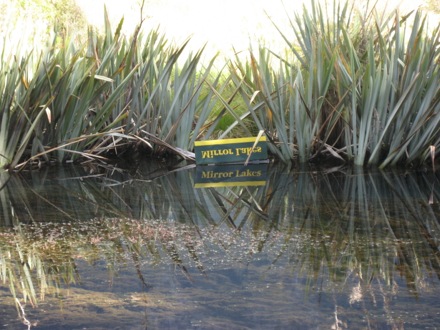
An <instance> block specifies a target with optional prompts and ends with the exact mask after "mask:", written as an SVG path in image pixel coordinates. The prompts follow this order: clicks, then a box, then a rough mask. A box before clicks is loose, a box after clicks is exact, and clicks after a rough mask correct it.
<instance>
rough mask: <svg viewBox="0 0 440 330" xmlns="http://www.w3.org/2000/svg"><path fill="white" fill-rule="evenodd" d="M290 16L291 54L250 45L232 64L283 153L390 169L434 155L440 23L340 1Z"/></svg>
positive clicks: (245, 93) (438, 124) (419, 15)
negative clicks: (431, 24) (248, 51)
mask: <svg viewBox="0 0 440 330" xmlns="http://www.w3.org/2000/svg"><path fill="white" fill-rule="evenodd" d="M273 23H274V25H275V27H277V26H276V22H273ZM290 23H291V30H292V31H291V32H292V33H289V31H283V30H281V29H280V28H278V27H277V28H278V31H279V33H280V34H281V36H282V37H283V39H284V40H285V42H286V45H287V48H288V51H287V52H286V53H274V52H272V51H270V50H268V49H265V48H261V49H259V51H258V54H255V53H254V52H252V51H251V54H250V59H249V60H248V61H247V63H243V61H242V60H241V61H240V60H237V61H236V62H237V63H236V64H235V66H234V70H233V73H234V74H235V76H236V78H235V79H236V81H237V83H240V87H241V92H242V96H243V98H244V99H245V100H254V101H256V104H254V105H251V104H250V103H249V102H247V104H248V111H249V113H250V114H252V115H253V118H254V120H255V121H256V122H257V124H258V126H259V128H260V129H264V130H266V131H267V132H268V134H269V135H270V136H271V137H272V139H273V140H274V142H275V145H276V146H277V147H278V148H279V150H280V151H281V152H280V156H281V157H282V158H283V159H284V160H286V161H290V160H292V159H296V158H297V159H298V160H299V161H300V162H302V163H305V162H308V161H310V160H313V159H314V158H319V157H321V156H325V155H327V154H328V155H329V156H331V157H337V158H343V159H344V160H346V161H349V162H353V163H354V164H355V165H366V164H369V165H374V166H380V167H385V166H388V165H392V166H394V165H397V164H407V165H409V164H420V163H423V162H426V161H427V160H428V159H429V155H430V153H429V151H430V150H437V154H438V147H439V146H438V144H439V138H438V136H439V134H438V133H439V129H440V117H439V113H440V112H439V110H440V102H439V100H440V99H439V97H440V90H439V88H440V87H439V86H440V85H439V80H438V79H439V78H438V76H439V75H438V72H439V66H438V61H439V58H440V56H439V55H440V53H439V52H440V47H439V42H440V29H439V27H436V28H435V29H433V30H431V29H429V26H428V22H427V21H426V17H425V16H424V15H423V14H422V13H421V12H419V11H418V12H416V13H412V14H408V15H406V16H401V15H399V12H398V11H396V12H394V13H392V14H390V15H389V16H387V17H385V18H384V17H383V16H380V15H379V14H378V13H377V11H376V8H375V7H372V8H368V9H367V10H366V11H365V12H364V13H362V12H360V11H357V10H356V8H355V7H354V5H350V4H349V2H345V3H342V4H340V3H339V2H337V1H335V2H334V3H333V7H332V8H331V9H328V8H327V7H325V6H323V5H321V4H319V3H318V2H317V1H312V3H311V9H307V8H306V7H304V9H303V11H302V12H301V13H299V14H295V16H294V17H293V18H291V19H290ZM277 62H278V63H279V65H276V63H277ZM274 63H275V65H274ZM255 95H256V97H253V96H255ZM258 102H260V103H258ZM432 147H434V149H433V148H432Z"/></svg>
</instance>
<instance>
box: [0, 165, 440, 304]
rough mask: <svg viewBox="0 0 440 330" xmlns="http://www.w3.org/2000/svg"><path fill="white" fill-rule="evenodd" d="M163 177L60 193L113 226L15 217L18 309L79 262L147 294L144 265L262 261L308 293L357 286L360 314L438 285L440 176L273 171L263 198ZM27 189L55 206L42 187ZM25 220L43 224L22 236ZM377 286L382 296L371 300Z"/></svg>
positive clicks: (11, 200)
mask: <svg viewBox="0 0 440 330" xmlns="http://www.w3.org/2000/svg"><path fill="white" fill-rule="evenodd" d="M164 173H165V172H164V171H163V169H162V168H161V167H160V166H159V167H157V168H154V167H153V168H151V169H150V170H145V172H139V173H138V174H135V175H134V176H131V177H127V176H126V175H125V174H123V173H120V174H117V175H114V176H113V177H110V176H109V177H105V176H98V177H94V178H87V177H85V176H83V177H82V180H81V181H79V180H78V181H75V184H72V185H71V187H74V189H72V188H70V189H69V188H68V187H69V186H68V185H67V183H66V185H65V186H63V187H65V188H63V190H65V191H70V193H73V194H74V195H76V197H75V199H77V200H78V201H82V202H81V203H82V205H87V203H90V205H95V206H98V205H101V207H102V208H106V209H107V210H108V211H109V213H108V214H109V215H110V217H109V218H105V219H102V218H101V216H100V214H101V215H102V214H104V213H100V212H97V213H96V212H95V213H94V212H90V213H86V214H82V215H81V217H82V218H83V219H87V217H88V219H90V218H94V217H95V216H97V215H98V216H100V217H99V218H97V219H95V220H88V221H75V220H73V221H70V222H69V223H67V224H62V223H58V224H56V223H45V222H43V220H44V219H42V218H40V216H38V215H36V214H32V212H31V214H30V215H27V214H25V213H22V212H15V218H11V217H10V219H11V221H12V219H15V220H14V221H12V222H11V224H13V225H15V230H13V231H6V232H4V233H3V234H2V236H1V244H0V248H1V251H0V252H1V256H2V258H3V259H2V261H1V265H2V267H3V268H2V273H1V274H2V280H3V281H6V282H7V283H8V285H10V286H12V287H11V291H12V292H15V293H14V294H15V295H16V296H17V297H18V296H19V295H22V297H23V298H22V299H26V301H29V302H31V303H36V301H37V300H38V299H40V298H42V297H44V294H45V293H46V292H49V293H50V292H55V293H56V292H57V288H59V287H62V286H64V285H69V283H73V282H74V281H79V280H80V274H78V273H77V272H76V267H75V263H76V262H77V260H86V261H88V262H90V263H94V262H96V261H99V260H105V261H106V264H108V265H109V268H110V270H112V272H111V274H112V275H114V273H113V272H114V271H115V270H116V269H118V268H119V267H118V265H119V264H121V263H126V262H127V260H131V261H132V263H133V266H134V267H135V270H136V272H137V274H138V277H139V281H140V282H141V284H142V286H143V287H144V288H145V290H148V289H149V288H150V284H149V281H148V278H146V277H144V275H143V273H142V265H144V264H145V263H151V264H153V265H156V264H160V263H171V264H174V265H176V266H178V267H179V268H180V269H181V270H182V272H183V273H184V274H185V276H188V277H191V273H192V271H193V269H197V271H198V272H201V273H208V272H209V270H210V269H212V267H218V266H219V265H221V262H223V261H220V260H230V261H231V262H238V263H250V262H252V261H253V260H254V259H255V258H257V259H258V258H259V257H260V255H261V254H263V255H266V256H268V258H269V260H270V263H271V265H270V266H269V267H272V265H273V266H276V265H277V263H281V262H283V260H288V266H290V267H292V270H293V271H294V272H295V273H297V274H298V276H304V277H305V278H307V281H308V283H307V284H308V286H309V288H310V290H311V289H312V288H314V287H316V286H317V285H318V284H319V283H321V282H323V283H328V284H327V285H326V286H323V287H322V290H329V291H333V290H339V289H340V288H343V287H345V286H346V285H352V284H353V283H354V284H353V288H351V289H352V291H351V293H350V297H347V301H350V303H352V304H357V303H362V302H363V301H364V300H362V299H367V298H366V297H367V296H370V295H372V294H374V295H381V296H380V297H382V298H383V299H384V301H388V300H389V299H390V298H391V297H392V296H393V295H395V290H396V289H397V288H398V286H399V285H400V284H398V279H397V276H399V275H400V276H402V277H403V278H404V280H405V281H406V283H407V286H408V288H409V290H410V292H412V293H413V294H414V295H417V293H418V292H423V291H424V290H425V285H426V284H425V283H426V282H427V281H429V278H428V276H430V274H431V275H433V276H437V277H440V256H439V255H438V246H439V237H440V226H439V224H438V217H439V214H438V210H436V208H435V207H436V204H435V203H437V201H438V200H439V199H440V190H439V187H440V186H439V181H438V177H436V176H435V175H434V174H429V175H426V174H425V175H419V174H417V173H407V174H406V175H405V176H402V175H400V174H399V173H394V172H377V173H376V172H370V173H363V172H356V171H354V170H353V171H351V170H342V169H339V170H337V171H335V172H332V173H328V174H324V173H323V172H307V171H304V172H297V173H292V172H290V171H289V170H288V169H286V168H282V167H273V168H272V169H271V170H270V171H268V177H267V182H266V185H265V186H261V187H225V188H216V189H214V188H206V189H205V188H204V189H194V188H193V181H192V176H191V173H192V172H191V171H178V172H174V173H170V174H168V175H164ZM149 177H150V178H155V179H154V180H153V181H150V180H145V179H146V178H149ZM14 178H17V177H14ZM130 178H131V179H130ZM140 178H143V179H144V180H141V179H140ZM96 180H98V181H96ZM11 182H13V181H10V182H8V184H10V183H11ZM66 182H67V181H66ZM124 182H125V183H126V184H124ZM128 183H129V184H128ZM76 184H78V187H76ZM8 187H9V186H8V185H7V186H6V188H8ZM75 187H76V188H75ZM66 188H67V189H66ZM20 189H21V190H23V191H26V192H27V193H31V196H34V197H35V196H45V200H51V203H52V204H53V205H58V204H57V203H58V202H57V201H56V200H54V199H53V197H50V195H47V194H46V192H45V191H44V190H43V189H42V188H41V187H40V188H37V187H32V186H29V187H27V188H26V189H23V188H20ZM51 189H54V187H53V185H51ZM12 191H14V189H3V190H2V191H1V192H2V195H1V197H2V201H5V202H3V203H6V204H4V205H26V204H24V202H20V203H21V204H20V203H19V202H17V199H19V200H21V199H24V200H27V201H28V202H29V200H30V198H28V197H26V195H23V194H22V195H20V194H18V195H12V194H11V192H12ZM56 191H58V190H56ZM60 191H61V190H60ZM36 193H38V195H36ZM66 193H67V192H66ZM81 194H83V195H82V197H81ZM37 198H38V197H37ZM66 200H69V198H66ZM85 201H87V203H85ZM33 203H35V201H33ZM41 203H47V201H43V200H42V201H41ZM73 205H79V203H78V202H75V203H72V206H69V207H68V208H64V212H66V214H67V215H70V218H71V219H75V218H77V217H78V216H80V214H76V213H75V212H76V210H75V207H73ZM42 206H43V204H42ZM65 206H66V205H64V206H63V207H65ZM59 208H61V206H60V205H59ZM30 209H32V208H30ZM112 210H114V211H112ZM117 210H118V211H119V213H117ZM11 214H12V212H11ZM20 216H23V217H24V218H25V219H32V220H33V221H34V223H33V224H31V225H27V226H17V224H18V221H17V220H18V219H20ZM60 216H62V215H61V214H59V215H58V217H60ZM114 216H116V217H117V218H112V217H114ZM127 216H129V218H127ZM17 217H18V219H17ZM133 217H134V218H133ZM64 219H66V218H65V217H64ZM141 219H164V220H155V221H153V220H141ZM165 219H166V220H168V221H166V220H165ZM48 220H49V218H48ZM27 221H28V220H27ZM217 258H218V259H217ZM21 279H24V280H21ZM327 279H328V281H325V280H327ZM348 283H350V284H348ZM374 283H377V285H380V286H381V287H382V288H383V291H382V293H378V292H373V291H371V290H373V287H374V285H373V284H374ZM367 293H368V294H367Z"/></svg>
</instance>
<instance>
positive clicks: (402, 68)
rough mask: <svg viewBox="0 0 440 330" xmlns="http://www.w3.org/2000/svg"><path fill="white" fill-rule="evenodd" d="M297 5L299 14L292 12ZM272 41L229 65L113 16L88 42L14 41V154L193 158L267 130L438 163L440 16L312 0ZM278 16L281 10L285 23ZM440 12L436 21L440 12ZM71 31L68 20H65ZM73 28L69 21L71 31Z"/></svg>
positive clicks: (286, 142) (357, 158)
mask: <svg viewBox="0 0 440 330" xmlns="http://www.w3.org/2000/svg"><path fill="white" fill-rule="evenodd" d="M288 14H289V13H286V15H288ZM290 22H291V31H284V30H281V29H279V33H280V35H281V36H282V37H283V39H284V40H285V42H286V51H285V52H284V53H275V52H274V51H272V50H271V49H267V48H265V47H264V46H263V45H262V46H261V47H260V48H259V49H257V50H253V49H250V50H249V56H248V57H247V59H246V58H245V59H243V58H242V57H238V56H237V58H233V59H230V61H229V62H228V63H227V64H226V65H225V66H224V67H223V69H221V70H218V69H217V68H216V66H215V63H216V58H213V59H212V60H210V61H208V62H206V61H202V60H201V58H202V54H203V49H201V50H200V51H198V52H195V53H188V52H187V51H186V47H187V44H188V42H190V40H188V41H187V42H184V43H183V44H182V45H180V46H174V45H172V44H170V43H169V42H168V40H167V39H166V37H165V36H162V35H161V34H160V32H159V31H158V30H153V31H148V32H147V33H146V34H144V31H143V30H142V20H141V22H140V24H139V26H138V28H137V29H136V30H135V31H133V34H132V35H131V36H130V37H126V36H124V35H123V34H122V33H121V27H122V25H123V20H121V22H120V23H119V25H118V26H117V27H116V29H115V30H113V29H114V27H113V26H111V24H110V21H109V19H108V17H107V15H106V16H105V31H104V33H102V34H99V33H97V32H96V31H95V30H94V29H92V28H89V30H88V34H87V35H88V37H87V41H86V42H84V41H83V42H79V41H78V40H77V39H76V38H74V35H73V34H69V33H68V30H66V29H63V30H62V31H63V33H62V35H60V33H56V34H55V35H54V36H53V38H52V41H51V42H47V43H46V44H45V45H44V47H42V46H41V45H40V46H38V47H37V46H35V48H34V49H33V50H29V49H28V47H25V45H22V44H20V43H18V44H14V43H13V42H12V41H11V40H9V39H8V38H7V37H5V38H4V40H2V43H1V45H0V47H1V49H0V116H1V125H0V167H2V168H6V169H20V168H23V167H25V166H30V165H38V166H41V165H42V164H45V163H50V162H58V163H64V162H72V161H84V160H90V159H93V160H95V161H97V162H107V161H108V159H111V158H114V157H124V155H125V154H127V151H130V153H131V152H132V151H134V150H142V151H145V152H146V153H147V154H149V155H152V156H160V157H169V156H170V155H176V156H177V157H179V158H182V159H186V160H190V161H191V160H192V159H193V154H192V150H193V146H194V141H196V140H198V139H209V138H222V137H231V136H236V135H240V136H249V135H255V133H256V132H258V131H264V132H265V133H266V135H267V136H268V139H269V141H270V150H271V153H272V155H273V157H274V158H275V159H277V160H280V161H283V162H286V163H290V162H300V163H307V162H310V161H316V162H326V161H327V160H328V159H335V160H338V161H341V162H347V163H351V164H355V165H360V166H364V165H370V166H379V167H386V166H396V165H406V166H411V165H413V166H416V165H420V164H423V163H429V164H431V163H432V165H434V162H435V158H436V156H437V155H438V154H439V152H440V151H439V150H440V81H439V80H440V78H439V61H440V26H438V25H437V26H434V28H432V27H431V26H429V22H428V21H427V19H426V17H425V16H423V14H422V13H421V12H415V13H408V14H405V15H403V16H401V15H400V14H399V12H398V11H396V12H394V13H392V14H390V15H389V16H385V15H383V13H378V12H377V11H376V10H375V8H374V7H372V8H366V9H365V10H364V11H359V10H357V9H356V8H355V7H354V6H352V5H350V3H349V2H344V3H339V2H337V1H335V2H334V4H333V7H332V9H328V10H327V7H325V6H323V5H320V4H319V3H318V1H312V6H311V8H310V9H307V8H304V10H303V11H302V12H301V13H299V14H296V15H294V16H293V17H291V20H290ZM273 24H274V25H275V27H276V22H273ZM434 25H435V24H434ZM55 30H56V31H58V30H59V29H58V30H57V29H55ZM66 31H67V32H66Z"/></svg>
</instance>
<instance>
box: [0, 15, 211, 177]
mask: <svg viewBox="0 0 440 330" xmlns="http://www.w3.org/2000/svg"><path fill="white" fill-rule="evenodd" d="M122 24H123V21H122V20H121V22H120V24H119V25H118V27H117V29H116V31H115V32H113V31H112V26H111V24H110V22H109V19H108V16H107V14H106V15H105V31H104V33H103V34H102V35H101V34H97V33H96V32H95V30H93V29H92V28H89V31H88V40H87V43H84V44H82V45H81V44H80V45H78V43H77V42H74V41H70V40H69V39H68V38H65V39H64V40H63V42H62V43H60V41H59V36H55V37H54V40H53V42H52V43H49V44H48V45H47V47H44V49H40V50H34V51H33V52H22V53H21V52H20V51H17V52H15V53H13V52H11V51H10V48H9V47H8V44H7V42H5V43H3V44H2V46H3V47H2V49H1V53H0V56H1V57H0V70H1V76H0V95H1V101H0V116H1V117H2V121H1V127H0V135H1V139H0V140H1V143H0V167H3V168H17V167H20V166H23V165H25V164H26V163H29V161H38V162H42V161H44V162H48V161H51V160H54V161H57V162H66V161H75V160H77V159H84V158H85V159H87V158H93V159H98V160H99V159H102V158H103V157H105V156H108V155H109V154H111V153H112V154H120V153H123V152H124V151H125V150H127V149H129V148H128V147H127V146H132V145H138V146H139V145H143V146H144V147H145V148H146V149H149V150H150V151H151V152H152V153H153V154H154V153H158V154H162V153H165V152H171V153H174V154H178V155H180V156H181V157H183V158H191V154H190V153H185V151H186V150H191V149H192V145H193V143H194V140H195V139H196V138H197V136H198V133H199V131H200V130H202V129H203V124H204V121H205V120H206V119H207V118H208V114H209V113H210V111H211V109H212V107H213V103H214V102H213V101H212V99H213V97H214V93H213V92H212V91H209V92H206V90H207V89H208V88H207V87H204V84H205V80H206V79H207V76H208V75H209V74H210V68H211V66H212V63H213V61H212V62H211V63H208V64H207V65H205V66H203V68H202V64H201V61H200V58H201V54H202V51H203V50H200V51H199V52H197V53H195V54H189V55H188V56H187V58H186V59H185V61H182V60H181V55H182V52H183V51H184V49H185V47H186V46H187V43H188V42H189V41H187V42H185V43H184V44H183V45H181V46H180V47H177V46H174V45H171V44H170V43H169V42H168V41H167V40H166V38H165V37H164V36H162V35H161V34H160V33H159V31H157V30H153V31H150V32H149V33H148V34H147V35H143V33H142V31H141V24H140V25H139V26H138V28H137V29H136V30H135V31H134V33H133V35H132V36H131V37H129V38H127V37H125V36H123V35H122V33H121V27H122ZM217 83H218V79H217V78H215V77H214V78H212V77H211V86H212V87H213V88H216V84H217ZM202 91H203V93H202ZM196 119H197V121H196Z"/></svg>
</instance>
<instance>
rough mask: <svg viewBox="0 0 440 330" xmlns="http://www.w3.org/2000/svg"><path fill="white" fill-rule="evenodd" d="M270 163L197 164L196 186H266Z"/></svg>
mask: <svg viewBox="0 0 440 330" xmlns="http://www.w3.org/2000/svg"><path fill="white" fill-rule="evenodd" d="M267 166H268V163H259V164H249V165H240V164H223V165H212V166H197V168H196V178H195V184H194V187H195V188H212V187H233V186H264V185H265V184H266V174H267Z"/></svg>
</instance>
